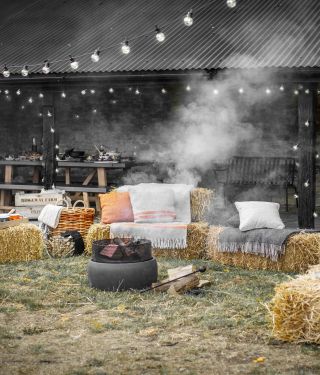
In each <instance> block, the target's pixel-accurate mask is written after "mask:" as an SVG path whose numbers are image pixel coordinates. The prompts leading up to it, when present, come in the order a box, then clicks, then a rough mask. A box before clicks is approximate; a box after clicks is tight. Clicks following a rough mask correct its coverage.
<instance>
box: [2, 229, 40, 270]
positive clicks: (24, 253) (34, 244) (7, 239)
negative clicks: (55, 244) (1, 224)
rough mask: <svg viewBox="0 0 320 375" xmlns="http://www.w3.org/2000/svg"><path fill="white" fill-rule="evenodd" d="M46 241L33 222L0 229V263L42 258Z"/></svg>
mask: <svg viewBox="0 0 320 375" xmlns="http://www.w3.org/2000/svg"><path fill="white" fill-rule="evenodd" d="M43 250H44V241H43V236H42V233H41V231H40V229H39V228H38V227H37V226H35V225H33V224H20V225H17V226H15V227H9V228H6V229H1V230H0V263H9V262H20V261H30V260H36V259H41V258H42V255H43Z"/></svg>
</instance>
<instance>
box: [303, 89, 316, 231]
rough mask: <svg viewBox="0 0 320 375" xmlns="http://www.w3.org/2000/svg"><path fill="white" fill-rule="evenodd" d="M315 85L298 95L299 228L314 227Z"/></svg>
mask: <svg viewBox="0 0 320 375" xmlns="http://www.w3.org/2000/svg"><path fill="white" fill-rule="evenodd" d="M316 93H317V90H316V87H314V86H312V85H310V86H308V87H304V89H303V91H302V92H300V94H299V97H298V124H299V142H298V143H299V159H298V161H299V167H298V194H299V208H298V223H299V227H300V228H314V216H313V213H314V212H315V197H316V196H315V190H316V168H315V136H316V132H315V120H316Z"/></svg>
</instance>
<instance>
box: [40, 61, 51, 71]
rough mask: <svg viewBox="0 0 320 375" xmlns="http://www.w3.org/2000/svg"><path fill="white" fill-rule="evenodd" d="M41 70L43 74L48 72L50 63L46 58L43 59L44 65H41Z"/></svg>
mask: <svg viewBox="0 0 320 375" xmlns="http://www.w3.org/2000/svg"><path fill="white" fill-rule="evenodd" d="M42 72H43V73H44V74H48V73H50V63H49V61H48V60H45V61H44V65H43V67H42Z"/></svg>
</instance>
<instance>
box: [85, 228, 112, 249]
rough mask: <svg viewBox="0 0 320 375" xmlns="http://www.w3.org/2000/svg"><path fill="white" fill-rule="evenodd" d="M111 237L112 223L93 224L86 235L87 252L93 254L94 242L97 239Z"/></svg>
mask: <svg viewBox="0 0 320 375" xmlns="http://www.w3.org/2000/svg"><path fill="white" fill-rule="evenodd" d="M109 238H110V225H108V224H93V225H91V227H90V228H89V231H88V234H87V237H86V241H85V244H86V249H85V253H86V254H87V255H91V253H92V243H93V241H97V240H104V239H109Z"/></svg>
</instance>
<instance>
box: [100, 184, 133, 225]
mask: <svg viewBox="0 0 320 375" xmlns="http://www.w3.org/2000/svg"><path fill="white" fill-rule="evenodd" d="M99 198H100V205H101V223H102V224H111V223H120V222H131V221H133V212H132V206H131V201H130V195H129V193H128V192H124V193H122V192H121V193H120V192H117V191H112V192H111V193H106V194H99Z"/></svg>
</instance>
